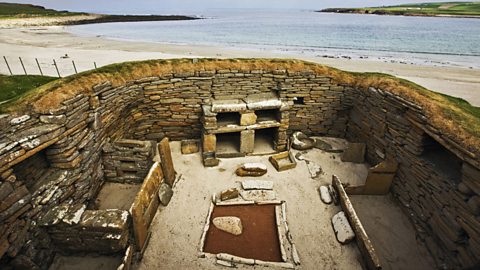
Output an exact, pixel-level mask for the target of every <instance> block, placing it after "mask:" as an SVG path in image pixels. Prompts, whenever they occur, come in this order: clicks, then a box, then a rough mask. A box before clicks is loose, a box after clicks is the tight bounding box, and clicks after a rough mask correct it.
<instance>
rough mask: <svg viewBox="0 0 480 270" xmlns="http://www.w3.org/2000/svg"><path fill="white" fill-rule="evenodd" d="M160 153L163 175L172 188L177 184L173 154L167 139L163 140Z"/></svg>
mask: <svg viewBox="0 0 480 270" xmlns="http://www.w3.org/2000/svg"><path fill="white" fill-rule="evenodd" d="M158 152H159V153H160V160H161V162H162V163H161V165H162V170H163V175H164V176H165V181H166V183H167V184H169V185H170V186H171V187H172V186H173V182H175V174H176V172H175V168H174V167H173V160H172V152H171V150H170V144H169V140H168V138H167V137H165V138H163V140H161V141H160V143H159V144H158Z"/></svg>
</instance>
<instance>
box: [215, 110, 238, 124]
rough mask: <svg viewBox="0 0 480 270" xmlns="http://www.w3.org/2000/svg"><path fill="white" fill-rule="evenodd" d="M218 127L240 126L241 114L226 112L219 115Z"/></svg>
mask: <svg viewBox="0 0 480 270" xmlns="http://www.w3.org/2000/svg"><path fill="white" fill-rule="evenodd" d="M217 125H218V126H227V125H240V114H239V113H238V112H226V113H218V114H217Z"/></svg>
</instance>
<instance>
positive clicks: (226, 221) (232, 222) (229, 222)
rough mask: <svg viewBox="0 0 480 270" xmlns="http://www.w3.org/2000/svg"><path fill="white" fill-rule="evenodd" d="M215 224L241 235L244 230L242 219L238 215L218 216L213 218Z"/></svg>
mask: <svg viewBox="0 0 480 270" xmlns="http://www.w3.org/2000/svg"><path fill="white" fill-rule="evenodd" d="M213 225H215V227H217V229H219V230H222V231H224V232H227V233H230V234H233V235H240V234H242V232H243V226H242V221H241V220H240V218H238V217H232V216H227V217H216V218H214V219H213Z"/></svg>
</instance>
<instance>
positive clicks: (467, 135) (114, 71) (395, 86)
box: [1, 59, 480, 153]
mask: <svg viewBox="0 0 480 270" xmlns="http://www.w3.org/2000/svg"><path fill="white" fill-rule="evenodd" d="M219 69H234V70H266V71H272V70H279V69H284V70H288V71H289V72H296V71H305V70H310V71H313V72H315V73H316V74H318V75H323V76H328V77H331V78H332V79H333V80H334V81H335V82H336V83H339V84H344V85H350V86H354V87H357V88H360V89H368V87H375V88H379V89H382V90H385V91H389V92H391V93H394V94H397V95H399V96H402V97H403V98H405V99H407V100H409V101H411V102H414V103H416V104H418V105H420V106H421V107H422V108H423V109H424V111H425V114H426V116H427V117H428V118H429V119H430V121H431V123H432V125H433V126H435V127H437V128H438V129H439V130H441V131H442V132H443V133H445V134H448V135H449V137H451V138H452V139H454V140H455V141H457V142H460V144H461V145H463V146H464V147H465V148H466V149H468V150H470V151H472V152H477V153H478V152H480V115H479V114H477V113H478V110H477V108H474V107H472V106H470V105H468V104H466V105H464V104H463V103H462V104H463V105H462V104H460V105H459V103H456V102H453V101H452V98H451V97H448V96H444V95H441V94H438V93H434V92H431V91H429V90H427V89H425V88H423V87H420V86H418V85H416V84H413V83H411V82H408V81H405V80H401V79H398V78H395V77H392V76H389V75H385V74H373V73H351V72H345V71H341V70H338V69H334V68H331V67H327V66H323V65H319V64H314V63H309V62H305V61H298V60H279V59H226V60H219V59H199V60H198V62H197V63H193V62H192V60H191V59H173V60H149V61H141V62H127V63H122V64H114V65H109V66H106V67H103V68H100V69H98V70H95V71H88V72H84V73H80V74H78V75H74V76H70V77H67V78H63V79H60V80H57V81H54V82H52V83H49V84H46V85H44V86H42V87H39V88H37V89H35V90H33V91H31V92H30V93H28V94H26V95H25V96H24V97H22V98H20V99H18V100H17V101H16V102H14V103H11V104H8V106H4V108H1V110H2V111H6V112H8V111H21V110H31V109H33V110H34V111H36V112H39V113H45V112H48V110H49V108H55V107H58V106H60V105H61V102H62V101H64V100H66V99H69V98H71V97H74V96H76V95H78V94H80V93H83V94H89V93H91V91H92V86H94V85H96V84H98V83H101V82H104V81H110V82H111V83H112V84H113V85H114V86H120V85H123V84H125V83H126V82H127V81H133V80H137V79H141V78H145V77H150V76H162V75H168V74H171V73H178V72H189V71H193V70H196V71H199V70H206V71H208V70H219ZM472 111H474V112H475V113H472Z"/></svg>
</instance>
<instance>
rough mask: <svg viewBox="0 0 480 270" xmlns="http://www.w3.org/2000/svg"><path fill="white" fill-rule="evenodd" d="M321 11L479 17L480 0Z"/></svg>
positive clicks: (325, 10)
mask: <svg viewBox="0 0 480 270" xmlns="http://www.w3.org/2000/svg"><path fill="white" fill-rule="evenodd" d="M319 12H335V13H357V14H377V15H402V16H455V17H477V16H478V17H479V18H480V2H442V3H421V4H405V5H398V6H383V7H366V8H327V9H323V10H320V11H319Z"/></svg>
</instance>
